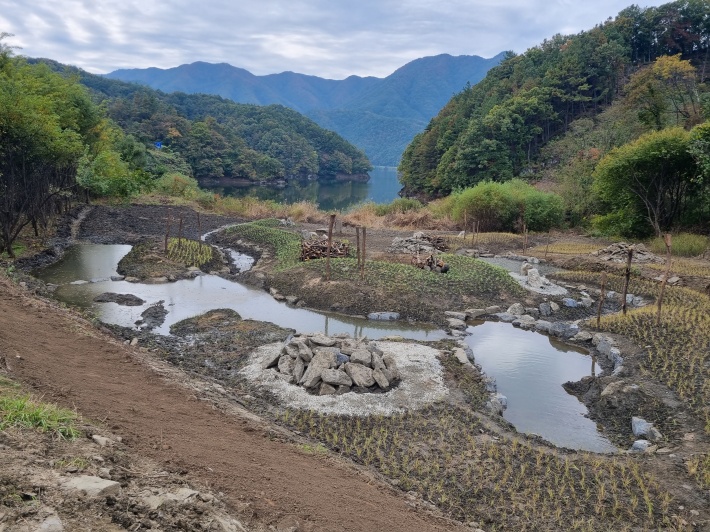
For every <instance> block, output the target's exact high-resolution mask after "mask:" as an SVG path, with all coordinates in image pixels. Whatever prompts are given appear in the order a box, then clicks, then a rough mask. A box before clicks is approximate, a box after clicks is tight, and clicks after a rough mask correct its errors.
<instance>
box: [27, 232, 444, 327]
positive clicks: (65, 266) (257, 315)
mask: <svg viewBox="0 0 710 532" xmlns="http://www.w3.org/2000/svg"><path fill="white" fill-rule="evenodd" d="M130 249H131V246H121V245H102V244H80V245H76V246H73V247H71V248H69V249H68V250H67V252H66V253H65V255H64V257H63V258H62V260H61V261H59V262H57V263H55V264H53V265H51V266H49V267H47V268H45V269H43V270H41V271H38V272H35V274H36V275H37V277H39V278H40V279H42V280H43V281H44V282H46V283H52V284H56V285H59V286H58V288H57V289H56V291H55V296H56V297H57V299H59V300H60V301H63V302H65V303H67V304H69V305H73V306H77V307H81V308H86V309H90V310H91V311H92V313H93V314H94V315H95V316H96V317H97V318H98V319H99V320H101V321H103V322H104V323H111V324H116V325H121V326H124V327H133V326H134V324H135V322H136V321H137V320H138V319H140V317H141V313H142V312H143V311H144V310H145V309H146V308H148V306H150V305H151V304H154V303H157V302H158V301H161V300H162V301H164V306H165V308H166V310H168V315H167V317H166V319H165V322H164V323H163V325H161V326H160V327H159V328H157V329H155V330H154V332H157V333H159V334H169V333H170V325H172V324H173V323H176V322H178V321H180V320H183V319H185V318H190V317H193V316H197V315H199V314H203V313H205V312H207V311H209V310H212V309H216V308H230V309H232V310H235V311H237V312H238V313H239V314H240V315H241V316H242V318H245V319H253V320H260V321H270V322H272V323H276V324H278V325H280V326H282V327H289V328H293V329H296V330H297V331H299V332H317V331H321V332H324V333H326V334H337V333H348V334H350V335H351V336H356V337H358V336H367V337H368V338H370V339H373V340H376V339H378V338H382V337H384V336H392V335H399V336H403V337H405V338H410V339H413V340H438V339H441V338H444V337H445V336H446V333H444V332H443V331H441V330H438V329H435V328H432V327H423V326H422V325H421V324H419V325H413V324H409V323H407V322H402V321H397V322H383V321H371V320H366V319H359V318H351V317H347V316H343V315H335V314H329V313H322V312H315V311H311V310H306V309H300V308H294V307H291V306H289V305H287V304H286V303H283V302H278V301H276V300H275V299H274V298H273V297H271V296H270V295H269V294H268V293H266V292H264V291H263V290H255V289H253V288H249V287H247V286H244V285H242V284H239V283H236V282H233V281H228V280H226V279H223V278H221V277H219V276H216V275H202V276H199V277H196V278H195V279H185V280H181V281H177V282H174V283H163V284H142V283H128V282H126V281H111V280H110V277H111V276H112V275H117V273H116V267H117V265H118V262H119V261H120V260H121V258H123V256H124V255H125V254H126V253H128V252H129V251H130ZM81 281H91V282H86V283H80V284H72V283H77V282H81ZM104 292H117V293H120V294H133V295H135V296H138V297H140V298H141V299H143V300H145V301H146V303H145V304H144V305H140V306H135V307H128V306H122V305H118V304H117V303H96V302H94V298H95V297H96V296H98V295H100V294H103V293H104ZM381 310H387V309H381Z"/></svg>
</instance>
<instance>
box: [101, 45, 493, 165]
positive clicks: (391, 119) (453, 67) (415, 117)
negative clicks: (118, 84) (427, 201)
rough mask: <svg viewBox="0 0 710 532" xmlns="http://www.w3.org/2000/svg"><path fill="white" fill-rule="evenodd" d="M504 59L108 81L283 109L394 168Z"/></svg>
mask: <svg viewBox="0 0 710 532" xmlns="http://www.w3.org/2000/svg"><path fill="white" fill-rule="evenodd" d="M504 55H505V53H503V52H502V53H500V54H498V55H497V56H495V57H493V58H490V59H485V58H483V57H479V56H476V55H460V56H452V55H450V54H445V53H444V54H439V55H435V56H429V57H420V58H418V59H414V60H413V61H410V62H409V63H407V64H405V65H403V66H401V67H400V68H398V69H397V70H395V71H394V72H393V73H392V74H390V75H389V76H387V77H385V78H377V77H372V76H368V77H360V76H355V75H352V76H348V77H347V78H345V79H343V80H332V79H324V78H321V77H318V76H311V75H306V74H298V73H296V72H292V71H286V72H281V73H278V74H267V75H262V76H257V75H254V74H252V73H251V72H249V71H248V70H245V69H243V68H239V67H235V66H233V65H230V64H228V63H216V64H215V63H207V62H204V61H195V62H194V63H190V64H185V65H180V66H177V67H173V68H168V69H160V68H145V69H122V70H116V71H114V72H111V73H110V74H107V75H106V77H107V78H112V79H120V80H122V81H131V82H137V83H141V84H143V85H147V86H149V87H152V88H154V89H159V90H161V91H163V92H168V93H170V92H176V91H180V92H185V93H188V94H190V93H203V94H216V95H219V96H222V97H224V98H229V99H231V100H233V101H235V102H237V103H249V104H257V105H271V104H280V105H284V106H286V107H290V108H291V109H294V110H296V111H299V112H301V113H305V114H306V115H308V116H309V117H310V118H312V119H313V120H315V121H316V122H317V123H318V124H319V125H320V126H322V127H325V128H328V129H332V130H334V131H336V132H337V133H339V134H340V135H342V136H343V137H345V138H346V139H348V140H349V141H350V142H352V143H353V144H355V145H356V146H358V147H360V148H361V149H363V150H364V151H365V153H367V155H368V157H369V158H370V160H371V161H372V162H373V164H375V165H383V166H392V165H396V164H397V162H398V161H399V158H400V156H401V154H402V152H403V151H404V148H405V147H406V145H407V144H408V143H409V142H410V141H411V140H412V138H413V137H414V135H416V134H417V133H418V132H420V131H422V130H423V129H424V127H425V126H426V124H427V123H428V122H429V120H431V119H432V118H433V117H434V116H435V115H436V114H437V113H438V111H439V110H440V109H441V108H442V107H443V106H444V105H445V104H446V102H448V100H449V99H450V98H451V96H452V95H453V94H455V93H457V92H460V91H461V90H462V89H463V88H464V87H465V86H466V85H467V84H468V83H470V84H472V85H474V84H476V83H477V82H478V81H480V80H481V79H483V77H484V76H485V75H486V73H487V72H488V70H489V69H490V68H492V67H494V66H496V65H497V64H498V63H499V62H500V61H501V60H502V59H503V57H504Z"/></svg>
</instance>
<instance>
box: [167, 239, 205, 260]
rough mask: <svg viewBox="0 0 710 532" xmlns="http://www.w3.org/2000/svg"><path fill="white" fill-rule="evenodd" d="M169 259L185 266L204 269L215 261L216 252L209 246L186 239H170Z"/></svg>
mask: <svg viewBox="0 0 710 532" xmlns="http://www.w3.org/2000/svg"><path fill="white" fill-rule="evenodd" d="M168 258H169V259H170V260H172V261H175V262H180V263H182V264H184V265H185V266H188V267H190V266H197V267H202V266H204V265H205V264H208V263H209V262H211V261H213V260H214V250H213V249H212V246H210V245H209V244H205V243H204V242H200V241H198V240H188V239H186V238H170V239H168Z"/></svg>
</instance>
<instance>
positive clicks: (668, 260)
mask: <svg viewBox="0 0 710 532" xmlns="http://www.w3.org/2000/svg"><path fill="white" fill-rule="evenodd" d="M663 243H664V244H665V245H666V273H664V274H663V282H661V293H660V295H659V296H658V315H657V316H656V325H657V326H658V327H660V326H661V306H662V305H663V294H664V293H665V291H666V284H667V283H668V275H669V274H670V273H671V244H672V241H671V234H670V233H666V234H665V235H663Z"/></svg>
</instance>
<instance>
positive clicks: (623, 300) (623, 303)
mask: <svg viewBox="0 0 710 532" xmlns="http://www.w3.org/2000/svg"><path fill="white" fill-rule="evenodd" d="M633 258H634V248H633V246H632V247H630V248H629V256H628V258H627V259H626V272H625V273H624V277H625V278H624V291H623V292H622V293H621V312H622V313H623V314H624V315H626V294H627V293H628V291H629V281H630V280H631V259H633Z"/></svg>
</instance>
